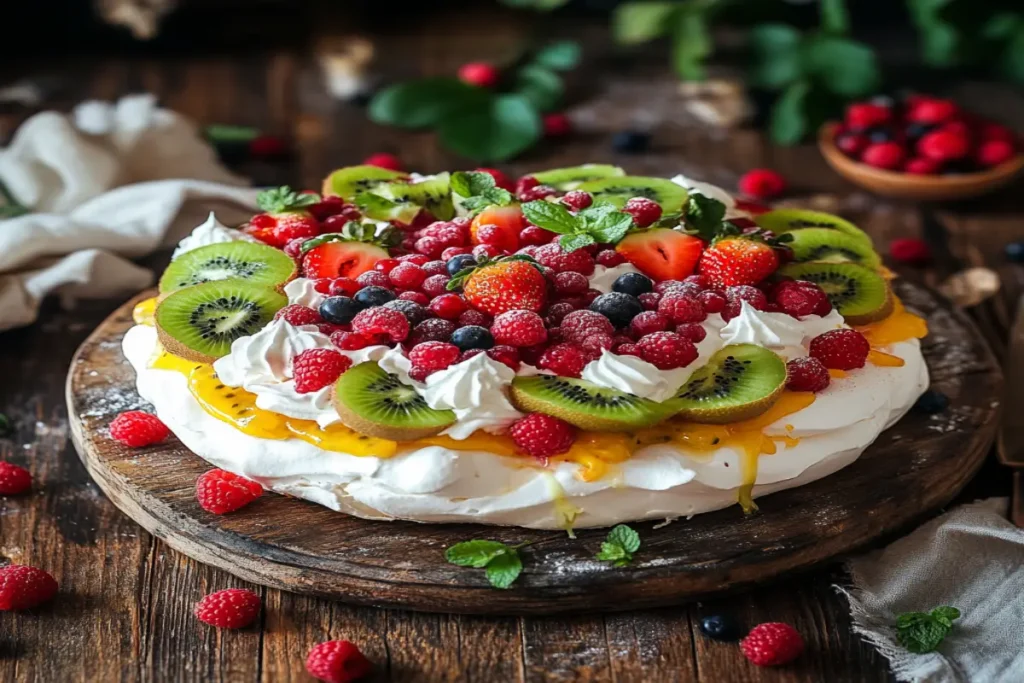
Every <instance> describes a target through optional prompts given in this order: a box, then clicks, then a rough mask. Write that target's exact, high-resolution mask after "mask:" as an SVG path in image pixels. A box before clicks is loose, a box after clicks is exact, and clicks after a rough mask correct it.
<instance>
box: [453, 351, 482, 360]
mask: <svg viewBox="0 0 1024 683" xmlns="http://www.w3.org/2000/svg"><path fill="white" fill-rule="evenodd" d="M483 352H484V350H483V349H466V350H465V351H463V352H462V353H460V354H459V360H458V362H459V363H461V362H462V361H465V360H469V359H470V358H473V357H474V356H479V355H480V354H481V353H483Z"/></svg>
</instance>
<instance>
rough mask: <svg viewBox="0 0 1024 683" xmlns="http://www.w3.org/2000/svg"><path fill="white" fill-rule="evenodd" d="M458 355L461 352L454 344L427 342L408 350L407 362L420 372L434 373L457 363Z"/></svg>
mask: <svg viewBox="0 0 1024 683" xmlns="http://www.w3.org/2000/svg"><path fill="white" fill-rule="evenodd" d="M460 353H461V350H460V349H459V347H458V346H456V345H455V344H450V343H447V342H437V341H428V342H423V343H422V344H417V345H416V346H414V347H412V349H410V350H409V360H410V361H412V364H413V365H414V366H416V367H418V368H420V369H422V370H426V371H427V372H435V371H437V370H444V369H445V368H447V367H448V366H449V365H451V364H452V363H456V362H458V360H459V354H460Z"/></svg>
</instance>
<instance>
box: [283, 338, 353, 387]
mask: <svg viewBox="0 0 1024 683" xmlns="http://www.w3.org/2000/svg"><path fill="white" fill-rule="evenodd" d="M350 367H352V359H351V358H349V357H348V356H343V355H341V354H340V353H338V352H337V351H335V350H333V349H306V350H305V351H303V352H302V353H300V354H299V355H297V356H295V361H294V363H293V364H292V376H293V377H294V378H295V391H296V392H298V393H300V394H308V393H311V392H314V391H319V390H321V389H323V388H324V387H329V386H330V385H332V384H334V382H335V380H337V379H338V378H339V377H341V374H342V373H343V372H345V371H346V370H348V369H349V368H350Z"/></svg>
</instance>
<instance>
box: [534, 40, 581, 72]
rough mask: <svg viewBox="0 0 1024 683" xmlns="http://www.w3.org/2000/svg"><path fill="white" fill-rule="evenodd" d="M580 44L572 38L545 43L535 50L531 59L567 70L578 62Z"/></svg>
mask: <svg viewBox="0 0 1024 683" xmlns="http://www.w3.org/2000/svg"><path fill="white" fill-rule="evenodd" d="M580 54H581V50H580V44H579V43H577V42H575V41H572V40H562V41H559V42H557V43H551V44H550V45H546V46H544V47H542V48H541V49H540V50H538V51H537V54H536V55H534V57H533V61H534V63H535V64H538V65H540V66H544V67H547V68H548V69H554V70H556V71H568V70H570V69H575V68H576V66H577V65H578V64H579V63H580Z"/></svg>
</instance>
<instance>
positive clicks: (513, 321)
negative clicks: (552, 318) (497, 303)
mask: <svg viewBox="0 0 1024 683" xmlns="http://www.w3.org/2000/svg"><path fill="white" fill-rule="evenodd" d="M491 334H492V335H493V336H494V342H495V343H496V344H503V345H508V346H515V347H523V346H536V345H537V344H543V343H544V342H545V341H547V338H548V331H547V328H546V327H545V326H544V319H543V318H541V317H540V315H538V314H537V313H535V312H533V311H526V310H513V311H506V312H504V313H501V314H499V315H497V316H495V318H494V322H493V323H491Z"/></svg>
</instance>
